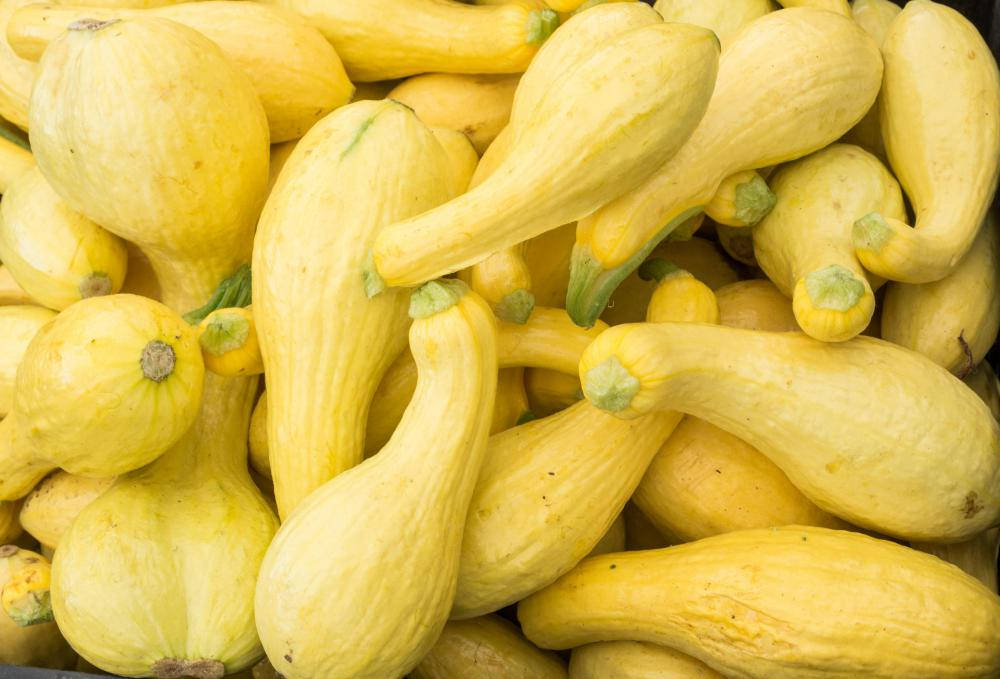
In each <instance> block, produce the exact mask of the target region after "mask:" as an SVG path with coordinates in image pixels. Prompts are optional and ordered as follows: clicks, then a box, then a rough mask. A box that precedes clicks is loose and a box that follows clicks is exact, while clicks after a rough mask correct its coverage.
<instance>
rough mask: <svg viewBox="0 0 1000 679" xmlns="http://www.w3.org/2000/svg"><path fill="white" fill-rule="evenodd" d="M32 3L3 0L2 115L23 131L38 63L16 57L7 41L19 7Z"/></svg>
mask: <svg viewBox="0 0 1000 679" xmlns="http://www.w3.org/2000/svg"><path fill="white" fill-rule="evenodd" d="M33 3H34V0H3V2H0V117H3V118H5V119H7V120H9V121H10V122H12V123H14V124H15V125H17V126H18V127H19V128H21V129H22V130H27V129H28V100H29V99H30V98H31V86H32V84H33V83H34V82H35V74H36V73H37V72H38V64H36V63H34V62H33V61H28V60H27V59H22V58H21V57H19V56H17V54H16V53H15V52H14V48H12V47H11V46H10V42H9V41H8V40H7V27H8V25H9V24H10V19H11V16H12V15H13V14H14V12H15V11H16V10H17V9H18V8H19V7H24V6H25V5H30V4H33Z"/></svg>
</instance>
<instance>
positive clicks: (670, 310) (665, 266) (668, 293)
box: [643, 259, 719, 323]
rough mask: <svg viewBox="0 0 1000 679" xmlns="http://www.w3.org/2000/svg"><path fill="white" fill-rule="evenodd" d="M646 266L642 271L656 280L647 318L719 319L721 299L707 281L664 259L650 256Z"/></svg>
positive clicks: (703, 320)
mask: <svg viewBox="0 0 1000 679" xmlns="http://www.w3.org/2000/svg"><path fill="white" fill-rule="evenodd" d="M643 266H644V267H646V269H645V271H644V272H643V273H645V274H646V275H647V276H648V277H650V278H652V279H653V280H655V281H657V285H656V289H655V290H654V291H653V296H652V297H650V299H649V307H648V308H647V309H646V319H645V320H646V321H647V322H649V323H665V322H668V321H681V322H684V321H695V322H698V323H718V322H719V303H718V302H716V301H715V295H714V294H713V293H712V290H711V289H710V288H709V287H708V286H707V285H705V284H704V283H702V282H701V281H699V280H698V279H697V278H695V277H694V276H692V275H691V274H690V273H689V272H687V271H685V270H684V269H681V268H678V267H677V266H676V265H674V264H672V263H670V262H667V261H666V260H663V259H651V260H649V261H648V262H646V263H645V264H644V265H643Z"/></svg>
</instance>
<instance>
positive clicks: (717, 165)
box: [567, 8, 882, 325]
mask: <svg viewBox="0 0 1000 679" xmlns="http://www.w3.org/2000/svg"><path fill="white" fill-rule="evenodd" d="M881 76H882V60H881V57H880V56H879V51H878V47H877V46H876V45H875V43H874V42H873V41H872V39H871V38H870V37H868V35H867V34H865V32H864V31H863V30H861V28H860V27H858V25H857V24H855V23H854V22H853V21H852V20H850V19H849V18H847V17H843V16H840V15H838V14H835V13H833V12H827V11H823V10H818V9H812V8H797V9H791V10H783V11H779V12H772V13H770V14H767V15H765V16H763V17H761V18H760V19H758V20H756V21H754V22H752V23H751V24H749V25H748V26H747V27H746V29H745V30H743V31H741V32H740V33H739V34H738V36H737V37H736V38H735V39H734V40H733V42H732V44H731V45H730V46H729V47H728V48H727V49H726V51H725V54H724V55H723V57H722V59H721V61H720V64H719V77H718V82H717V84H716V87H715V92H714V94H713V95H712V100H711V103H710V104H709V107H708V110H707V112H706V113H705V116H704V118H702V120H701V122H700V123H699V125H698V128H697V129H696V130H695V132H694V133H693V134H692V135H691V138H690V139H689V140H688V141H687V142H686V143H685V144H684V146H683V147H681V149H680V150H679V151H678V152H677V153H676V155H674V156H673V158H671V159H670V161H669V162H667V163H666V164H664V165H662V166H661V167H660V168H659V169H658V170H657V171H656V172H655V173H654V174H653V175H652V176H651V177H649V178H647V180H646V181H645V182H644V183H643V184H642V185H640V186H638V187H637V188H635V189H633V190H632V191H630V192H628V193H626V194H624V195H622V196H621V197H619V198H618V199H616V200H614V201H612V202H610V203H608V204H607V205H605V206H604V207H602V208H601V209H599V210H597V211H596V212H595V213H594V214H592V215H590V216H588V217H586V218H585V219H583V220H581V221H580V222H579V224H578V226H577V244H576V248H575V249H574V256H573V257H574V258H573V272H572V274H571V280H570V289H569V293H568V296H567V305H568V306H567V310H568V311H569V312H570V314H571V315H572V316H573V318H574V319H575V320H576V321H577V322H578V323H580V324H582V325H589V324H590V323H591V322H593V319H594V318H596V317H597V316H598V314H600V312H601V310H602V309H603V308H604V306H605V304H606V303H607V300H608V298H609V297H610V296H611V293H612V292H613V291H614V289H615V288H616V287H617V285H618V284H619V283H620V282H621V281H622V279H624V278H625V277H626V276H627V275H628V274H629V273H631V272H632V270H633V269H635V268H636V267H638V266H639V264H640V263H641V262H642V261H643V260H644V259H645V258H646V256H647V255H648V254H649V252H650V251H651V250H652V249H653V248H654V247H655V246H656V244H657V243H659V242H660V241H661V240H663V238H665V237H666V236H667V235H668V234H670V233H671V232H672V231H673V230H674V229H676V228H677V227H678V226H680V225H681V224H682V223H683V222H684V221H686V220H687V219H689V218H690V217H691V216H692V215H694V214H696V213H698V212H700V211H701V210H702V209H703V207H704V206H705V205H706V204H707V203H708V202H709V201H710V200H711V199H712V197H713V196H714V195H715V193H716V191H717V190H718V187H719V185H720V184H721V183H722V181H723V180H724V179H725V178H726V177H729V176H730V175H733V174H735V173H736V172H740V171H743V170H748V169H754V168H760V167H764V166H768V165H775V164H777V163H781V162H785V161H788V160H793V159H795V158H798V157H800V156H803V155H806V154H808V153H811V152H813V151H816V150H818V149H820V148H823V147H824V146H826V145H827V144H829V143H830V142H832V141H835V140H836V139H837V138H838V137H840V136H841V135H842V134H843V133H844V132H846V131H847V130H848V129H850V127H851V126H852V125H854V123H856V122H857V121H858V120H859V119H860V118H861V116H863V115H864V113H865V111H867V110H868V108H869V107H870V106H871V104H872V102H873V101H874V100H875V95H876V94H877V93H878V89H879V85H880V83H881ZM775 101H782V102H785V103H786V104H787V105H783V106H775V105H774V102H775Z"/></svg>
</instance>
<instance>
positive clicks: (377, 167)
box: [253, 99, 451, 518]
mask: <svg viewBox="0 0 1000 679" xmlns="http://www.w3.org/2000/svg"><path fill="white" fill-rule="evenodd" d="M450 172H451V166H450V163H449V159H448V156H447V154H446V153H445V152H444V150H443V148H442V147H441V145H440V144H439V143H438V142H437V140H436V139H435V137H434V135H433V133H432V132H431V131H430V130H429V129H428V128H427V127H426V126H425V125H424V124H423V123H421V122H420V120H418V119H417V117H416V116H415V115H414V114H413V112H412V111H410V110H409V109H408V108H406V107H405V106H403V105H402V104H398V103H396V102H393V101H391V100H388V99H385V100H381V101H361V102H356V103H354V104H350V105H349V106H346V107H344V108H342V109H340V110H338V111H336V112H335V113H333V114H331V115H330V116H329V117H327V118H325V119H324V120H322V121H321V122H320V123H319V124H318V125H317V126H315V127H314V128H313V129H312V130H310V133H309V134H308V135H306V136H305V137H304V138H303V139H302V141H300V142H299V144H298V145H297V146H296V148H295V151H294V152H293V153H292V157H291V158H289V160H288V164H287V165H286V166H285V168H284V170H283V171H282V173H281V177H280V178H279V179H278V182H277V184H275V187H274V189H273V191H272V192H271V196H270V198H268V202H267V206H266V207H265V209H264V213H263V214H262V215H261V220H260V226H259V228H258V231H257V236H256V238H255V241H254V268H253V271H254V276H253V287H254V294H253V300H254V316H255V320H256V321H257V333H258V339H259V341H260V348H261V353H262V354H263V357H264V366H265V369H266V371H267V387H268V403H267V407H268V450H269V455H270V459H271V472H272V474H273V478H274V481H275V494H276V499H277V501H278V508H279V510H280V513H281V516H282V518H284V517H287V516H288V514H289V513H290V512H291V510H292V509H293V508H294V507H295V506H296V505H297V504H298V503H299V502H301V501H302V499H303V498H305V497H306V495H308V494H309V493H310V492H312V491H313V490H315V489H316V488H318V487H319V486H321V485H323V484H324V483H325V482H327V481H329V480H330V479H331V478H333V477H334V476H336V475H337V474H339V473H341V472H343V471H345V470H347V469H350V468H351V467H353V466H354V465H356V464H358V463H359V462H361V460H362V454H363V452H364V438H365V430H364V426H365V413H366V412H367V409H368V405H369V403H370V402H371V399H372V395H373V394H374V392H375V389H376V387H377V386H378V384H379V381H380V380H381V378H382V374H383V373H384V372H385V370H386V368H388V367H389V364H390V363H391V362H392V360H393V359H394V358H395V357H396V356H397V355H398V354H399V353H400V351H401V350H402V349H403V347H404V346H405V345H406V328H407V326H408V325H409V319H408V318H407V315H406V305H407V299H408V295H407V292H406V291H404V290H391V291H389V292H387V293H386V294H384V295H381V296H380V297H378V298H377V299H374V300H368V299H367V298H366V297H365V294H364V288H363V285H362V280H361V276H360V275H359V271H360V269H361V264H362V262H363V261H364V258H365V253H366V252H367V251H368V249H369V247H370V245H371V243H372V241H373V240H374V238H375V235H376V233H377V231H378V229H379V228H381V227H382V226H384V225H386V224H389V223H392V222H393V221H395V220H398V219H400V218H403V217H406V216H409V215H411V214H414V213H416V212H419V211H421V210H424V209H428V208H431V207H433V206H434V205H437V204H439V203H442V202H444V201H446V200H447V199H448V198H449V197H450V196H451V194H450V183H449V179H448V178H449V176H450ZM334 225H336V228H333V227H334ZM333 309H336V313H332V312H331V310H333ZM304 347H313V348H314V349H315V351H311V352H310V351H303V348H304ZM324 347H336V351H332V350H330V351H327V350H325V349H323V348H324ZM303 394H309V397H308V398H304V397H303Z"/></svg>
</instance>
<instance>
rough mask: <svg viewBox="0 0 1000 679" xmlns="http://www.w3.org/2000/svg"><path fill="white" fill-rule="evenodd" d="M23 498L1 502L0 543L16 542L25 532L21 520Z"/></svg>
mask: <svg viewBox="0 0 1000 679" xmlns="http://www.w3.org/2000/svg"><path fill="white" fill-rule="evenodd" d="M21 504H22V503H21V500H14V501H13V502H0V543H3V544H7V543H9V542H14V540H17V539H18V538H19V537H21V533H23V532H24V531H23V529H22V526H21V520H20V516H19V515H20V512H21Z"/></svg>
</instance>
